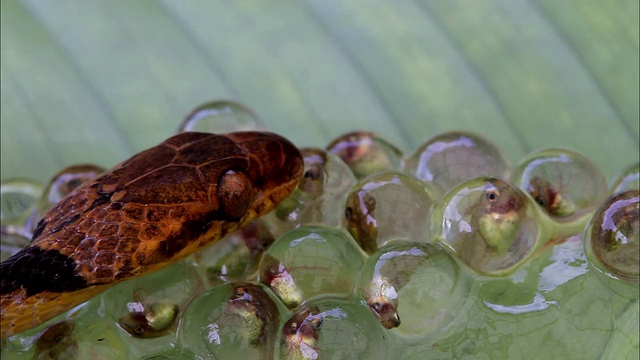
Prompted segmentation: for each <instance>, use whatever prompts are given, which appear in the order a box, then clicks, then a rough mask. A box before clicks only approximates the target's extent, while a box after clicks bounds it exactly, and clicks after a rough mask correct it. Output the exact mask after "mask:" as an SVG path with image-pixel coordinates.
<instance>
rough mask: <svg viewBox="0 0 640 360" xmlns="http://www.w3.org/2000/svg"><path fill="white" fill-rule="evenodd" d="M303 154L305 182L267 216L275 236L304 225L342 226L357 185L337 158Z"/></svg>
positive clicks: (317, 152)
mask: <svg viewBox="0 0 640 360" xmlns="http://www.w3.org/2000/svg"><path fill="white" fill-rule="evenodd" d="M300 152H301V153H302V156H303V157H304V173H303V177H302V180H300V183H299V184H298V187H297V188H296V189H295V190H294V191H293V193H291V195H289V197H287V198H286V199H285V200H284V201H283V202H282V203H281V204H280V205H278V207H277V208H276V210H275V211H272V212H270V213H269V214H267V215H266V216H265V221H266V222H267V223H269V225H270V227H271V229H272V230H273V232H274V233H275V234H276V236H280V235H282V234H284V233H285V232H287V231H289V230H291V229H293V228H296V227H299V226H301V225H313V224H317V225H320V224H321V225H324V226H340V222H341V220H342V218H341V216H340V215H341V209H342V205H343V204H344V200H345V198H346V196H347V192H348V191H349V189H350V188H351V187H352V186H353V185H354V184H355V183H356V179H355V177H354V176H353V173H352V172H351V169H349V167H348V166H347V165H346V164H345V163H344V162H343V161H342V160H341V159H340V158H339V157H337V156H336V155H333V154H331V153H327V152H326V151H324V150H321V149H315V148H305V149H301V150H300Z"/></svg>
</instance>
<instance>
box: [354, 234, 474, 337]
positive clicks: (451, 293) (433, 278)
mask: <svg viewBox="0 0 640 360" xmlns="http://www.w3.org/2000/svg"><path fill="white" fill-rule="evenodd" d="M470 288H471V281H470V279H469V277H468V276H465V274H463V272H462V269H460V266H459V265H458V264H457V263H456V261H455V260H454V259H453V258H452V257H451V256H450V255H449V254H448V253H447V252H445V251H444V250H442V249H439V248H437V247H435V246H433V245H431V244H424V243H419V242H413V241H397V242H392V243H389V244H387V245H385V246H383V247H381V248H380V249H378V250H377V251H376V252H375V253H373V254H372V255H371V256H370V257H369V258H368V259H367V261H366V262H365V264H364V266H363V268H362V270H361V272H360V276H359V279H358V282H357V290H356V291H357V294H358V296H359V297H360V298H361V299H364V301H365V302H366V304H367V305H368V306H369V308H370V309H371V311H372V313H373V314H374V315H376V317H378V319H379V320H380V323H381V324H382V326H384V327H385V328H387V329H394V330H393V334H394V335H397V336H400V337H402V338H405V339H410V340H420V341H432V340H435V339H437V338H439V337H441V336H445V335H446V334H447V333H449V332H451V331H452V330H453V328H454V325H455V324H456V321H455V320H456V318H457V317H458V315H459V312H460V308H461V307H462V305H463V303H464V302H465V299H467V297H468V295H469V292H470Z"/></svg>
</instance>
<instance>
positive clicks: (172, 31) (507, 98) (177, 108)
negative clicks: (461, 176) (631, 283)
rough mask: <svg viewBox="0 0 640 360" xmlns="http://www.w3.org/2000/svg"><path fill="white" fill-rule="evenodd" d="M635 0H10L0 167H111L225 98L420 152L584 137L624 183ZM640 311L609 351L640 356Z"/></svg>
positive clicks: (629, 147) (304, 140)
mask: <svg viewBox="0 0 640 360" xmlns="http://www.w3.org/2000/svg"><path fill="white" fill-rule="evenodd" d="M638 11H639V4H638V1H636V0H619V1H601V0H563V1H555V0H529V1H525V0H494V1H468V0H467V1H463V0H450V1H444V0H443V1H432V0H414V1H402V2H400V1H382V0H372V1H367V2H364V1H356V0H353V1H325V0H306V1H293V0H277V1H260V0H240V1H234V2H231V1H169V0H165V1H126V2H124V1H83V0H61V1H38V0H21V1H17V0H2V1H1V2H0V16H1V19H0V26H1V28H0V29H1V39H0V40H1V42H0V60H1V61H0V75H1V81H0V84H1V92H0V94H1V105H2V106H1V122H0V126H1V128H0V134H1V142H0V143H1V153H0V154H1V162H0V164H1V172H2V173H1V175H2V178H3V179H5V178H9V177H29V178H32V179H35V180H38V181H40V182H45V181H47V179H48V178H49V177H50V176H52V175H53V174H54V173H55V172H57V171H58V170H59V169H61V168H62V167H64V166H67V165H71V164H76V163H86V162H89V163H96V164H99V165H102V166H104V167H111V166H112V165H114V164H116V163H117V162H119V161H121V160H123V159H125V158H127V157H129V156H131V155H132V154H133V153H135V152H137V151H140V150H142V149H145V148H147V147H150V146H153V145H155V144H157V143H158V142H160V141H162V140H163V139H165V138H167V137H169V136H170V135H172V134H173V133H175V132H176V130H177V127H178V125H179V123H180V121H181V119H182V118H183V117H184V115H185V114H187V113H188V112H189V111H190V110H191V109H193V108H194V107H196V106H198V105H200V104H202V103H204V102H207V101H211V100H214V99H230V100H236V101H239V102H242V103H244V104H246V105H248V106H249V107H251V108H253V109H254V110H255V112H256V113H258V114H259V116H260V117H261V119H262V120H263V122H264V123H265V124H266V125H267V127H268V128H269V129H270V130H272V131H275V132H278V133H280V134H282V135H284V136H286V137H288V138H290V139H291V140H292V141H293V142H294V143H295V144H297V145H299V146H318V147H323V146H324V145H325V144H327V143H328V142H329V141H330V140H331V139H333V138H334V137H336V136H338V135H340V134H342V133H344V132H347V131H350V130H355V129H362V130H372V131H374V132H376V133H378V134H380V135H382V136H383V137H385V138H387V139H388V140H390V141H391V142H393V143H395V144H397V145H398V146H399V147H400V148H401V149H403V150H404V151H406V152H408V153H409V152H411V151H412V150H413V149H414V148H415V147H417V146H418V145H419V144H421V143H422V142H423V141H425V140H426V139H428V138H429V137H431V136H433V135H435V134H437V133H440V132H443V131H447V130H453V129H464V130H468V131H473V132H478V133H481V134H483V135H485V136H487V137H488V138H490V139H493V140H494V141H495V142H496V143H497V144H498V145H499V146H500V147H501V148H502V149H503V150H504V151H505V153H506V154H507V156H508V158H509V159H510V160H511V161H512V162H513V163H517V161H518V160H519V159H520V158H522V157H523V156H524V155H526V154H527V153H528V152H531V151H534V150H537V149H539V148H545V147H556V146H563V147H570V148H574V149H577V150H579V151H581V152H583V153H584V154H586V155H587V156H588V157H590V158H591V159H593V160H594V162H595V163H596V164H597V165H598V166H599V167H600V168H601V169H602V171H603V173H604V174H605V176H606V177H607V178H608V179H609V180H613V179H614V178H615V177H616V175H617V174H618V173H619V172H620V171H621V170H623V169H624V168H626V167H627V166H629V165H632V164H634V163H637V162H638V161H639V156H640V155H639V152H640V145H639V144H640V140H639V136H640V135H639V134H640V129H639V128H640V123H639V100H638V98H639V87H640V86H639V78H638V76H639V75H638V74H639V70H638V69H639V55H638V51H639V29H638V27H639V25H638V24H639V15H638ZM630 304H631V306H632V307H634V306H635V307H634V308H633V309H631V310H630V311H631V313H632V315H631V317H630V318H632V319H633V318H634V317H635V319H637V310H636V309H637V302H636V303H635V305H634V304H633V301H632V302H631V303H630ZM633 324H635V322H633ZM633 324H632V325H629V326H626V325H625V326H626V327H625V329H630V330H629V331H627V330H624V329H622V328H621V332H620V334H627V333H628V334H631V335H629V336H630V338H629V339H627V338H625V337H624V336H623V337H622V338H620V339H621V340H620V339H618V338H616V339H618V340H619V342H620V341H621V343H622V344H623V345H624V346H621V348H618V349H613V350H607V351H608V353H610V354H611V353H615V351H616V350H620V351H622V352H623V353H624V352H626V351H627V350H630V351H631V352H630V354H632V355H631V357H630V358H633V356H634V355H633V354H637V349H638V342H637V339H636V338H637V332H636V331H637V329H636V328H634V325H633ZM627 325H628V324H627ZM558 331H559V332H562V331H561V330H558ZM618 340H616V341H618ZM544 341H546V340H544ZM612 341H613V340H612ZM616 341H613V342H611V343H610V345H611V346H613V347H617V345H616V344H618V342H616Z"/></svg>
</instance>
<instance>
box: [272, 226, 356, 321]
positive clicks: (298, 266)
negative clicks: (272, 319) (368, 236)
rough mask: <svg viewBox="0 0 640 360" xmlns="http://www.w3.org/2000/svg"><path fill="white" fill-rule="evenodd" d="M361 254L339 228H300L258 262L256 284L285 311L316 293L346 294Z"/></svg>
mask: <svg viewBox="0 0 640 360" xmlns="http://www.w3.org/2000/svg"><path fill="white" fill-rule="evenodd" d="M363 263H364V255H363V254H362V251H361V250H360V249H359V248H358V245H357V244H356V242H355V241H354V240H353V239H352V238H351V237H350V236H349V234H347V233H346V232H344V231H343V230H341V229H336V228H328V227H321V226H302V227H299V228H297V229H293V230H291V231H289V232H287V233H285V234H284V235H282V236H281V237H280V238H279V239H278V240H276V242H275V243H273V245H272V246H271V247H270V248H269V250H267V252H266V254H265V255H264V256H263V258H262V261H261V262H260V282H262V283H263V284H265V285H267V286H269V287H270V288H271V290H273V292H274V293H276V295H278V297H279V298H280V299H281V300H282V302H283V303H284V304H285V306H287V307H288V308H295V307H298V306H299V305H300V304H301V303H303V301H304V300H306V299H308V298H310V297H312V296H315V295H320V294H327V293H332V294H349V293H351V291H352V289H353V284H354V280H355V276H356V273H357V272H358V270H359V269H360V267H361V266H362V264H363Z"/></svg>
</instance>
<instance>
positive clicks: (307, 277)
mask: <svg viewBox="0 0 640 360" xmlns="http://www.w3.org/2000/svg"><path fill="white" fill-rule="evenodd" d="M256 128H263V127H262V125H261V123H260V121H259V120H258V118H257V116H256V115H255V114H254V113H253V112H252V111H251V110H250V109H248V108H246V107H245V106H243V105H241V104H237V103H233V102H228V101H221V102H212V103H208V104H205V105H203V106H200V107H198V108H197V109H195V110H194V111H193V112H192V113H190V114H189V115H188V116H187V117H186V118H185V120H184V121H183V123H182V124H181V126H180V131H218V132H219V131H237V130H243V129H256ZM301 152H302V154H303V156H304V163H305V169H304V175H303V178H302V180H301V181H300V183H299V185H298V187H297V189H295V190H294V191H293V193H292V194H291V195H290V196H289V197H288V198H287V199H285V200H284V201H283V202H282V203H280V204H279V205H278V207H277V208H276V209H275V210H274V211H273V212H271V213H270V214H268V215H267V216H265V217H263V218H261V219H258V220H255V221H254V222H252V223H251V224H250V225H248V226H247V227H245V228H243V229H240V230H238V231H236V232H234V233H232V234H229V235H228V236H226V237H225V238H224V239H222V240H220V241H219V242H218V243H216V244H213V245H212V246H210V247H208V248H205V249H203V250H201V251H200V252H198V253H196V254H194V255H192V256H190V257H189V258H187V259H186V260H184V261H182V262H180V263H178V264H176V265H174V266H171V267H169V268H166V269H164V270H161V271H158V272H155V273H152V274H149V275H147V276H144V277H141V278H136V279H133V280H130V281H127V282H123V283H120V284H118V285H116V286H114V287H112V288H111V289H109V290H108V291H106V292H104V293H103V294H102V295H100V296H98V297H97V298H94V299H92V300H90V301H88V302H86V303H85V304H82V305H80V306H78V307H76V308H74V309H72V310H71V311H69V312H68V313H66V314H62V315H60V316H58V317H56V318H54V319H52V320H51V321H49V322H47V323H45V324H42V325H41V326H39V327H37V328H35V329H31V330H28V331H25V332H24V333H21V334H17V335H14V336H12V337H10V338H8V339H5V340H3V343H2V353H1V354H2V357H3V359H4V358H7V359H11V358H24V357H33V358H37V359H49V358H51V359H55V358H65V359H66V358H77V359H83V358H91V357H94V358H95V357H96V354H99V356H100V357H101V358H113V359H120V358H131V359H193V358H200V359H205V358H217V359H236V358H247V359H330V358H331V359H337V358H340V359H396V358H402V359H424V358H464V357H469V356H471V357H476V356H477V357H488V358H509V357H519V356H522V354H524V353H528V352H531V353H533V352H535V353H537V354H538V355H540V356H541V357H550V358H558V357H566V356H575V357H577V358H588V357H591V356H592V355H593V354H594V353H595V354H601V353H607V351H609V353H612V351H613V350H607V349H609V346H612V345H610V344H612V343H613V344H616V343H618V342H622V343H624V341H628V340H625V339H628V337H629V336H632V335H627V334H629V333H631V334H633V331H634V330H633V329H636V328H637V319H638V312H637V310H634V309H635V308H634V307H633V306H631V307H629V306H628V304H630V303H631V304H633V303H635V304H637V301H638V283H639V277H640V265H639V262H640V260H639V257H638V251H639V236H638V233H639V231H640V200H639V199H640V195H639V190H638V188H639V187H640V186H639V181H638V179H639V176H638V175H639V170H640V167H639V166H638V165H634V166H632V167H629V168H628V169H625V170H623V171H622V172H621V175H620V176H619V178H618V179H616V180H615V181H614V182H613V183H612V186H611V191H609V189H608V187H607V185H606V182H605V180H604V176H603V175H602V174H601V173H600V171H599V170H598V168H597V167H596V166H594V165H593V164H592V163H591V161H589V160H588V159H587V158H586V157H584V156H583V155H581V154H579V153H577V152H575V151H573V150H569V149H548V150H540V151H537V152H534V153H532V154H530V155H529V156H527V157H526V158H524V159H522V160H521V161H520V162H519V163H518V164H517V165H516V166H513V167H512V166H511V165H510V164H509V163H508V161H507V160H506V158H505V157H504V155H503V154H502V152H501V151H500V150H499V149H498V148H497V146H495V145H494V144H493V143H492V142H491V141H490V140H488V139H485V138H483V137H481V136H479V135H476V134H471V133H466V132H460V131H457V132H448V133H444V134H440V135H437V136H434V137H432V138H430V139H428V140H427V141H426V142H425V143H424V144H423V145H421V146H419V147H418V148H417V149H416V150H415V152H414V153H413V154H410V155H408V156H405V155H404V154H403V153H402V152H401V151H400V150H399V149H398V148H397V147H396V146H394V145H393V144H391V143H389V142H387V141H385V140H383V139H382V138H380V137H379V136H377V135H375V134H373V133H371V132H353V133H349V134H345V135H343V136H341V137H339V138H337V139H335V140H333V141H332V142H330V143H329V144H328V145H327V147H326V148H325V149H320V148H304V149H301ZM101 172H102V169H101V168H99V167H96V166H92V165H82V166H75V167H70V168H67V169H64V170H62V171H61V172H60V173H58V174H56V176H55V177H54V178H53V179H52V180H51V182H50V183H49V184H48V185H47V186H46V187H44V189H43V188H42V187H41V186H40V185H39V184H37V183H34V182H32V181H29V180H24V179H14V180H3V182H2V204H1V205H2V217H1V219H2V254H1V255H2V259H6V258H7V257H9V256H10V255H12V254H13V253H15V252H17V251H18V250H19V249H20V248H21V247H24V246H26V245H27V244H28V241H29V238H30V234H31V232H32V230H33V227H34V221H35V220H37V219H38V218H39V217H41V216H42V214H43V212H44V211H46V209H48V208H50V207H51V206H52V205H53V204H54V203H55V202H56V201H57V200H56V199H60V198H61V197H63V196H64V195H65V194H67V193H68V192H70V191H73V189H74V188H75V187H77V186H79V185H80V184H82V182H84V181H86V180H89V179H91V178H94V177H96V176H98V175H99V174H100V173H101ZM584 289H591V290H589V291H590V292H589V294H592V295H591V296H592V297H591V298H585V297H584V296H581V291H585V290H584ZM593 289H600V290H598V291H594V290H593ZM636 307H637V306H636ZM607 309H610V310H607ZM603 311H604V312H605V313H606V314H605V315H603ZM621 319H631V320H633V321H630V322H629V321H626V322H625V321H624V320H621ZM618 326H621V327H623V328H622V330H621V331H622V332H623V334H624V335H617V333H614V334H613V335H611V336H603V335H602V333H601V332H599V330H598V329H600V328H602V329H610V328H615V327H618ZM578 331H580V334H583V333H584V334H585V335H584V336H585V339H588V340H584V339H581V340H578V341H577V342H572V341H571V340H568V339H567V335H566V334H573V335H572V338H574V337H575V336H578V335H580V334H576V332H578ZM635 331H637V329H636V330H635ZM636 334H637V332H636ZM609 338H611V339H609ZM545 339H565V340H556V341H547V340H545ZM631 345H632V347H633V344H631ZM627 346H628V345H627ZM635 346H636V347H635V348H636V349H637V344H636V345H635ZM631 358H633V355H631Z"/></svg>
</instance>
